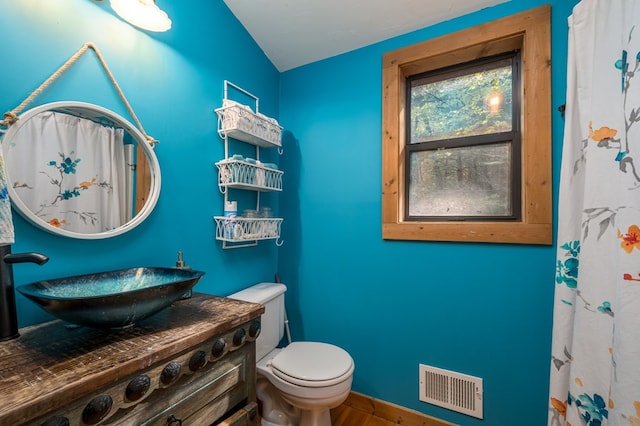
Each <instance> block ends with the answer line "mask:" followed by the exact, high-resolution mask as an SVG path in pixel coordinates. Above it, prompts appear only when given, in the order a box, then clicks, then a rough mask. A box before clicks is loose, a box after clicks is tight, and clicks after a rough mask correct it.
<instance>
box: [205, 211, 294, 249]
mask: <svg viewBox="0 0 640 426" xmlns="http://www.w3.org/2000/svg"><path fill="white" fill-rule="evenodd" d="M213 220H214V221H215V222H216V240H219V241H223V242H224V243H236V244H240V245H235V246H231V247H245V246H247V245H255V244H256V243H257V241H259V240H279V239H280V228H281V226H282V221H283V219H281V218H243V217H228V216H214V217H213ZM276 244H277V245H278V246H280V245H282V242H280V241H276ZM223 247H224V248H231V247H229V246H223Z"/></svg>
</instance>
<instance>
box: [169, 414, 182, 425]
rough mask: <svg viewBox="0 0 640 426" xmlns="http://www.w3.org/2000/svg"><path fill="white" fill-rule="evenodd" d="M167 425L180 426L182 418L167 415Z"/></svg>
mask: <svg viewBox="0 0 640 426" xmlns="http://www.w3.org/2000/svg"><path fill="white" fill-rule="evenodd" d="M167 426H182V420H181V419H178V418H176V416H174V415H173V414H172V415H170V416H169V417H167Z"/></svg>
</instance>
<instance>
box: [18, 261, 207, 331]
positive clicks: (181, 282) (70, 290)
mask: <svg viewBox="0 0 640 426" xmlns="http://www.w3.org/2000/svg"><path fill="white" fill-rule="evenodd" d="M203 275H204V272H200V271H192V270H188V269H178V268H131V269H121V270H118V271H111V272H101V273H96V274H87V275H78V276H73V277H65V278H57V279H53V280H46V281H38V282H35V283H31V284H25V285H21V286H18V287H17V290H18V291H19V292H20V293H22V294H23V295H24V296H26V297H27V298H29V299H31V300H32V301H34V302H35V303H37V304H38V305H39V306H40V307H41V308H42V309H44V310H45V311H47V312H49V313H50V314H52V315H54V316H55V317H57V318H59V319H61V320H64V321H67V322H70V323H72V324H77V325H83V326H88V327H96V328H122V327H128V326H130V325H133V324H134V323H136V322H139V321H141V320H143V319H145V318H148V317H150V316H151V315H154V314H156V313H158V312H160V311H161V310H163V309H164V308H166V307H168V306H169V305H171V304H172V303H173V302H175V301H176V300H178V299H180V298H181V297H182V296H183V295H184V294H185V293H187V292H188V291H189V290H191V288H192V287H193V286H194V285H195V284H196V283H197V282H198V281H199V280H200V278H202V276H203Z"/></svg>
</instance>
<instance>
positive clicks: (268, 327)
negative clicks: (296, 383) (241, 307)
mask: <svg viewBox="0 0 640 426" xmlns="http://www.w3.org/2000/svg"><path fill="white" fill-rule="evenodd" d="M285 291H287V287H286V286H285V285H284V284H280V283H260V284H256V285H254V286H251V287H249V288H245V289H244V290H241V291H239V292H237V293H233V294H231V295H229V296H228V297H230V298H232V299H238V300H244V301H246V302H252V303H260V304H262V305H264V308H265V310H264V314H262V320H261V327H260V335H259V336H258V338H257V339H256V358H257V359H258V360H260V359H262V357H264V356H265V355H266V354H268V353H269V352H271V351H272V350H273V349H275V348H276V347H277V346H278V343H280V340H282V337H283V336H284V320H285V312H284V292H285Z"/></svg>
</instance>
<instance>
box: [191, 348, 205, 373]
mask: <svg viewBox="0 0 640 426" xmlns="http://www.w3.org/2000/svg"><path fill="white" fill-rule="evenodd" d="M206 363H207V353H206V352H205V351H198V352H196V353H195V354H193V355H192V356H191V359H190V360H189V370H191V371H198V370H200V369H201V368H202V367H204V365H205V364H206Z"/></svg>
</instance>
